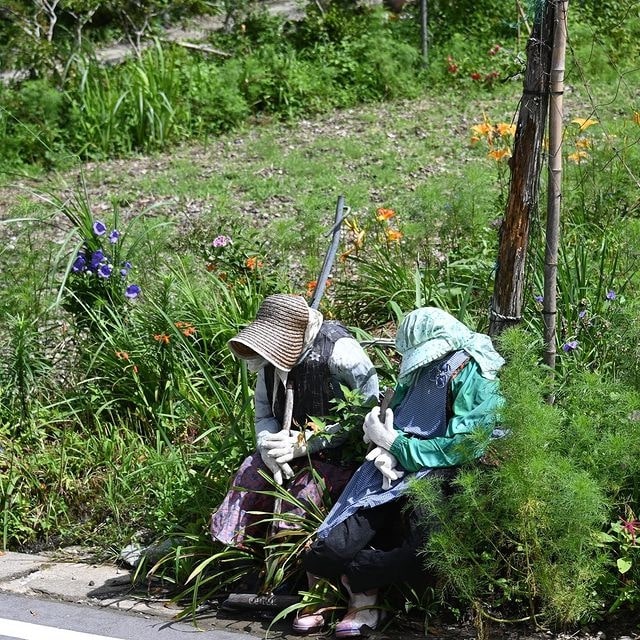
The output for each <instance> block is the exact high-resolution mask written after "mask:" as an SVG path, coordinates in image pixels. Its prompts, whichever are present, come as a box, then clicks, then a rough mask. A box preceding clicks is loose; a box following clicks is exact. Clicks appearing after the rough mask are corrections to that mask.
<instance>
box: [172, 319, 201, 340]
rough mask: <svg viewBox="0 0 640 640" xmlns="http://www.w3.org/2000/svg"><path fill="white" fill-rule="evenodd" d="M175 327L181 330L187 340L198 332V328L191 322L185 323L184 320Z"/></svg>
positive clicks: (179, 321)
mask: <svg viewBox="0 0 640 640" xmlns="http://www.w3.org/2000/svg"><path fill="white" fill-rule="evenodd" d="M175 325H176V328H177V329H180V331H181V332H182V335H183V336H185V337H187V338H188V337H189V336H192V335H193V334H194V333H195V332H196V328H195V327H194V326H193V325H192V324H191V323H190V322H183V321H182V320H178V322H176V323H175Z"/></svg>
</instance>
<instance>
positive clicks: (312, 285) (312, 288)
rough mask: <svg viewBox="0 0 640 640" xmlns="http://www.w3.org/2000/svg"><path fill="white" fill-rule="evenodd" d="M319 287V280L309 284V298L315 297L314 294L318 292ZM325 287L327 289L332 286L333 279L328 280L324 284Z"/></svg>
mask: <svg viewBox="0 0 640 640" xmlns="http://www.w3.org/2000/svg"><path fill="white" fill-rule="evenodd" d="M317 286H318V281H317V280H311V281H309V282H307V298H310V297H311V296H312V295H313V292H314V291H315V290H316V287H317ZM324 286H325V287H327V288H329V287H330V286H331V278H328V279H327V281H326V282H325V283H324Z"/></svg>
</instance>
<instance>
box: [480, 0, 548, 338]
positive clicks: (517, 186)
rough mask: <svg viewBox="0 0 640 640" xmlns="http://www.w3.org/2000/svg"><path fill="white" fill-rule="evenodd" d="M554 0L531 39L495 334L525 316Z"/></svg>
mask: <svg viewBox="0 0 640 640" xmlns="http://www.w3.org/2000/svg"><path fill="white" fill-rule="evenodd" d="M553 9H554V2H553V1H552V0H548V1H547V2H546V3H545V4H544V6H543V7H542V8H541V9H540V10H539V12H538V15H536V19H535V22H534V25H533V30H532V33H531V36H530V37H529V41H528V43H527V69H526V72H525V78H524V90H523V93H522V99H521V102H520V111H519V113H518V123H517V127H516V135H515V142H514V145H513V156H512V157H511V159H510V161H509V166H510V168H511V181H510V184H509V196H508V200H507V207H506V211H505V216H504V220H503V222H502V226H501V228H500V246H499V249H498V261H497V268H496V279H495V285H494V290H493V298H492V301H491V308H490V311H489V334H490V335H496V334H498V333H500V332H501V331H503V330H504V329H506V328H507V327H509V326H513V325H516V324H517V323H518V322H519V321H520V320H521V312H522V304H523V298H524V275H525V263H526V257H527V248H528V242H529V227H530V222H531V214H532V213H533V212H534V211H535V210H536V208H537V205H538V194H539V190H540V172H541V168H542V154H541V152H542V143H543V139H544V131H545V124H546V119H547V111H548V105H549V72H550V68H551V51H552V48H553V47H552V43H553V31H554V19H553V17H554V12H553Z"/></svg>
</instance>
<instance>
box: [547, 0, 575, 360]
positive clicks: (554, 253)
mask: <svg viewBox="0 0 640 640" xmlns="http://www.w3.org/2000/svg"><path fill="white" fill-rule="evenodd" d="M554 1H555V28H554V36H553V53H552V56H551V75H550V79H549V91H550V96H549V184H548V191H547V228H546V247H545V258H544V302H543V308H542V313H543V317H544V362H545V364H546V365H548V366H549V367H551V369H553V368H554V367H555V365H556V324H557V323H556V319H557V304H556V284H557V276H558V246H559V243H560V208H561V202H562V115H563V91H564V66H565V52H566V47H567V8H568V4H569V2H568V0H554Z"/></svg>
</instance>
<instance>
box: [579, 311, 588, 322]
mask: <svg viewBox="0 0 640 640" xmlns="http://www.w3.org/2000/svg"><path fill="white" fill-rule="evenodd" d="M586 315H587V310H586V309H582V311H578V318H580V319H581V320H582V318H584V317H585V316H586Z"/></svg>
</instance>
